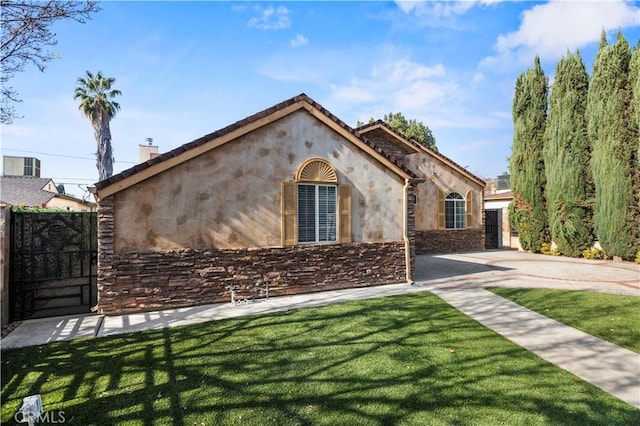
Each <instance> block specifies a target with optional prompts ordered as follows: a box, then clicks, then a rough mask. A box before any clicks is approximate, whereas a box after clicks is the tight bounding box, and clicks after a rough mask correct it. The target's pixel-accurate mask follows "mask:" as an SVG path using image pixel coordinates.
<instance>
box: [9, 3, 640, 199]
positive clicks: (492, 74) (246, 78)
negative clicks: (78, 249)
mask: <svg viewBox="0 0 640 426" xmlns="http://www.w3.org/2000/svg"><path fill="white" fill-rule="evenodd" d="M101 7H102V9H103V10H102V11H101V12H99V13H97V14H95V15H93V18H92V19H91V20H90V21H88V22H87V23H85V24H78V23H75V22H71V21H67V22H61V23H59V24H57V25H56V26H55V27H54V29H55V31H56V33H57V38H58V45H57V46H55V47H54V48H52V51H53V52H55V53H56V54H57V55H58V57H59V58H58V59H56V60H54V61H53V62H51V63H50V64H49V66H48V67H47V69H46V70H45V71H44V72H43V73H41V72H39V71H38V70H37V69H35V68H28V69H27V70H26V71H25V72H23V73H20V74H18V75H16V76H15V78H14V79H13V80H12V81H11V84H12V86H13V87H14V88H15V89H16V90H17V91H18V92H19V94H20V96H21V98H22V99H23V102H22V103H20V104H17V105H16V107H17V112H18V113H19V114H20V115H22V116H23V118H21V119H17V120H15V122H14V123H13V124H11V125H6V126H3V127H2V153H3V155H17V156H23V155H24V156H35V157H38V158H40V160H41V161H42V175H43V176H46V177H51V178H54V180H55V181H56V183H65V186H66V188H67V191H69V192H72V193H74V194H75V195H77V196H79V195H81V194H82V190H81V189H79V188H77V187H76V185H77V184H83V185H87V184H91V183H93V182H95V181H96V180H97V170H96V167H95V161H94V160H92V157H93V155H94V152H95V140H94V138H93V133H92V130H91V126H90V124H89V121H88V120H87V119H86V118H85V117H83V116H82V115H81V114H80V112H79V111H78V109H77V103H76V101H74V100H73V91H74V88H75V85H76V80H77V78H78V77H81V76H83V75H84V73H85V71H86V70H90V71H92V72H96V71H98V70H100V71H102V73H103V74H104V75H106V76H111V77H115V78H116V88H118V89H120V90H121V91H122V96H121V97H120V98H119V99H118V100H119V102H120V104H121V108H122V109H121V111H120V113H119V114H118V115H117V116H116V117H115V118H114V120H113V121H112V123H111V131H112V136H113V141H112V143H113V147H114V153H115V159H116V163H115V164H114V173H117V172H120V171H122V170H124V169H127V168H129V167H131V166H133V165H134V164H135V163H136V162H137V159H138V145H139V144H144V143H145V138H148V137H151V138H153V139H154V143H155V144H156V145H158V146H159V147H160V151H161V152H166V151H169V150H171V149H173V148H176V147H178V146H180V145H182V144H184V143H187V142H189V141H191V140H193V139H196V138H198V137H200V136H203V135H204V134H207V133H210V132H213V131H215V130H217V129H219V128H222V127H225V126H227V125H229V124H231V123H233V122H235V121H237V120H240V119H242V118H244V117H246V116H248V115H251V114H253V113H255V112H258V111H260V110H262V109H265V108H267V107H270V106H272V105H274V104H276V103H278V102H281V101H283V100H285V99H288V98H290V97H292V96H295V95H297V94H299V93H303V92H304V93H306V94H307V95H309V96H311V97H312V98H313V99H315V100H316V101H317V102H319V103H320V104H322V105H323V106H324V107H325V108H327V109H328V110H329V111H331V112H332V113H334V114H335V115H336V116H338V117H339V118H340V119H342V120H343V121H345V122H346V123H347V124H349V125H351V126H355V124H356V122H357V121H358V120H360V121H367V120H368V119H369V118H370V117H374V118H376V119H377V118H382V116H383V115H384V114H385V113H389V112H402V113H403V114H404V115H405V116H406V117H407V118H415V119H417V120H419V121H423V122H424V123H425V124H426V125H427V126H429V127H430V128H431V130H432V131H433V134H434V136H435V137H436V140H437V145H438V147H439V149H440V151H441V152H442V153H443V154H445V155H446V156H448V157H450V158H452V159H453V160H454V161H456V162H458V163H459V164H460V165H462V166H464V167H468V169H469V170H470V171H471V172H473V173H475V174H477V175H479V176H481V177H485V178H488V177H495V176H496V175H498V174H501V173H502V172H504V171H506V170H507V168H508V164H507V157H508V156H509V155H510V150H511V142H512V121H511V102H512V97H513V87H514V82H515V79H516V77H517V75H518V74H519V73H520V72H522V71H524V70H526V69H527V68H528V67H529V66H531V65H532V63H533V58H534V56H535V55H536V54H538V55H540V57H541V60H542V64H543V67H544V69H545V72H546V73H547V75H548V76H549V78H550V80H551V81H553V72H554V68H555V64H556V62H557V60H558V59H559V58H560V57H561V56H562V55H563V54H564V53H566V52H567V49H570V50H571V51H574V50H575V49H580V52H581V54H582V57H583V59H584V60H585V63H586V65H587V69H588V70H589V72H591V66H592V61H593V57H594V55H595V51H596V49H597V45H598V41H599V38H600V32H601V30H602V29H603V28H604V29H605V30H606V31H607V34H608V36H609V41H613V40H614V39H615V33H616V32H617V31H618V29H620V30H622V32H623V34H624V35H625V37H626V38H627V40H628V41H629V42H630V43H631V45H632V46H635V45H636V44H637V43H638V40H639V39H640V7H639V5H638V3H637V2H625V1H598V2H595V1H585V2H575V1H552V2H503V1H500V0H479V1H464V2H460V1H458V2H453V1H451V2H421V1H418V2H384V1H358V2H342V1H326V2H288V1H284V2H276V1H274V2H249V1H242V2H239V1H238V2H212V1H202V2H111V1H107V2H102V3H101ZM50 154H55V155H50ZM72 157H79V158H72Z"/></svg>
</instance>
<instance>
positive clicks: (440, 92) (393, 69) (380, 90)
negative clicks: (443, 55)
mask: <svg viewBox="0 0 640 426" xmlns="http://www.w3.org/2000/svg"><path fill="white" fill-rule="evenodd" d="M445 77H446V69H445V67H444V66H443V65H442V64H436V65H433V66H425V65H421V64H418V63H416V62H412V61H409V60H406V59H403V60H400V61H387V62H383V63H379V64H377V65H376V66H374V67H373V68H372V69H371V71H370V73H369V76H368V77H364V78H362V77H360V78H354V79H352V80H351V81H350V82H348V83H347V84H332V85H331V90H332V95H333V97H334V98H336V99H337V100H338V101H340V102H345V103H351V104H359V103H360V104H361V103H373V104H383V105H386V107H387V108H391V109H393V110H394V111H402V112H403V113H404V114H408V115H414V114H415V113H416V112H417V111H421V112H424V110H425V108H427V109H431V108H432V106H433V104H437V103H439V102H442V101H444V100H446V99H447V98H448V97H449V96H452V95H454V94H455V93H456V92H457V91H458V89H459V87H458V85H457V84H456V83H455V82H453V81H451V80H448V79H446V78H445Z"/></svg>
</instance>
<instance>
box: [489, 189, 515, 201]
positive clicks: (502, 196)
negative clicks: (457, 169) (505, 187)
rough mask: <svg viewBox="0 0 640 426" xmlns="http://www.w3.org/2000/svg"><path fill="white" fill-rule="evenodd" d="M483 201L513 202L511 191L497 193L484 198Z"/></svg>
mask: <svg viewBox="0 0 640 426" xmlns="http://www.w3.org/2000/svg"><path fill="white" fill-rule="evenodd" d="M484 200H485V201H503V200H504V201H507V200H513V194H512V193H511V191H505V192H499V193H496V194H490V195H485V196H484Z"/></svg>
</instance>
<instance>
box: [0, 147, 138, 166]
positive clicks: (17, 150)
mask: <svg viewBox="0 0 640 426" xmlns="http://www.w3.org/2000/svg"><path fill="white" fill-rule="evenodd" d="M2 149H3V150H5V151H16V152H26V153H28V154H38V155H50V156H52V157H64V158H74V159H76V160H93V161H95V158H91V157H77V156H75V155H63V154H51V153H50V152H38V151H27V150H24V149H14V148H4V147H3V148H2ZM114 163H126V164H138V163H136V162H135V161H114Z"/></svg>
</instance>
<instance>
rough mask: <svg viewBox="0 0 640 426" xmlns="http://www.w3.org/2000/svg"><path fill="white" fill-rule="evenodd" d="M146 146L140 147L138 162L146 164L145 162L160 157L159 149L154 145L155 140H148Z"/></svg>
mask: <svg viewBox="0 0 640 426" xmlns="http://www.w3.org/2000/svg"><path fill="white" fill-rule="evenodd" d="M145 142H147V144H146V145H138V161H139V162H140V163H144V162H145V161H148V160H151V159H152V158H156V157H157V156H158V155H160V154H159V153H158V147H157V146H155V145H153V138H146V139H145Z"/></svg>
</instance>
